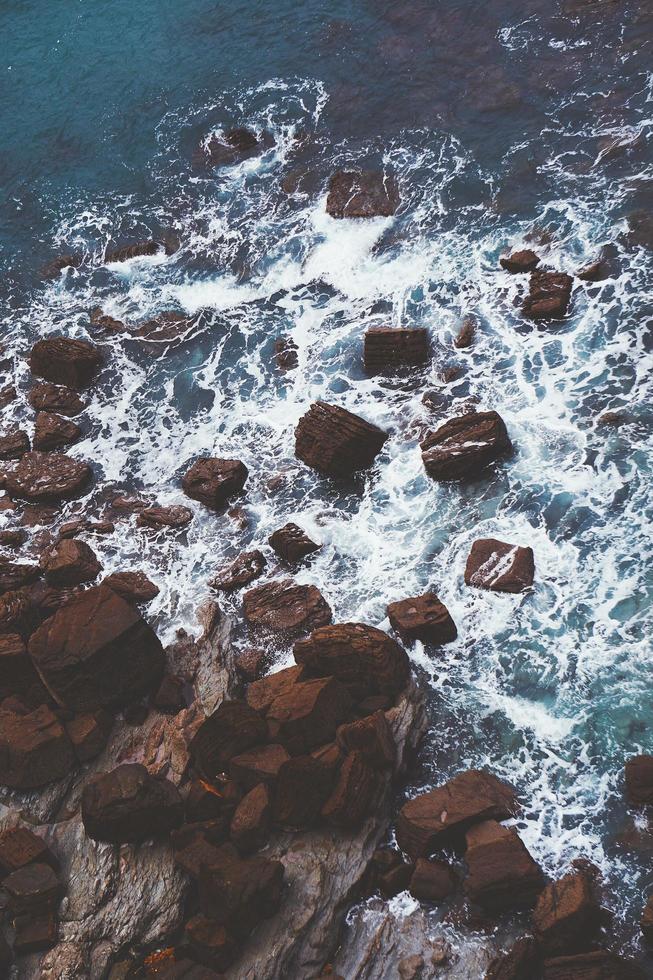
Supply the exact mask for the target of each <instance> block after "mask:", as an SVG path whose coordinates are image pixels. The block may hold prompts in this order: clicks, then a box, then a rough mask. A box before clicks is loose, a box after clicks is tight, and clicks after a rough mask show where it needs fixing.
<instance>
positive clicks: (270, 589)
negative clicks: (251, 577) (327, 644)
mask: <svg viewBox="0 0 653 980" xmlns="http://www.w3.org/2000/svg"><path fill="white" fill-rule="evenodd" d="M243 613H244V615H245V619H246V620H247V622H248V623H249V624H250V626H254V627H258V628H261V629H268V630H274V631H275V632H276V631H283V632H286V633H289V634H291V635H293V634H297V633H307V632H308V631H309V630H312V629H315V628H316V627H318V626H324V625H326V624H327V623H330V622H331V618H332V613H331V609H330V607H329V605H328V604H327V602H326V600H325V599H324V596H323V595H322V593H321V592H320V590H319V589H318V588H317V587H316V586H315V585H297V583H296V582H293V581H292V580H291V579H277V580H275V581H273V582H266V583H265V585H259V586H257V587H256V588H254V589H250V591H249V592H246V593H245V595H244V597H243Z"/></svg>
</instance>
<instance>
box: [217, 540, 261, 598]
mask: <svg viewBox="0 0 653 980" xmlns="http://www.w3.org/2000/svg"><path fill="white" fill-rule="evenodd" d="M266 565H267V562H266V560H265V558H264V557H263V553H262V552H261V551H258V550H257V549H255V550H254V551H244V552H243V553H242V554H241V555H238V557H237V558H236V559H235V560H234V561H232V562H231V563H230V564H229V565H225V566H223V568H221V569H220V571H219V572H218V574H217V575H216V577H215V578H214V579H213V581H212V582H211V588H213V589H218V590H219V591H221V592H233V591H234V590H235V589H242V588H243V586H245V585H249V583H250V582H253V581H254V579H257V578H259V576H261V575H262V574H263V572H264V571H265V567H266Z"/></svg>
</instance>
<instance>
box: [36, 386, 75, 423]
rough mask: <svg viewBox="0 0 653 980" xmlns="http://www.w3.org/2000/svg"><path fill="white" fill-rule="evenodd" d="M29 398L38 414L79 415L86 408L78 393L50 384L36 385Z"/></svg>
mask: <svg viewBox="0 0 653 980" xmlns="http://www.w3.org/2000/svg"><path fill="white" fill-rule="evenodd" d="M27 397H28V398H29V403H30V405H31V406H32V408H35V409H36V410H37V411H38V412H59V414H61V415H79V413H80V412H82V411H83V410H84V408H85V405H84V402H83V401H82V400H81V398H80V397H79V395H78V394H77V392H76V391H71V390H70V388H65V387H61V386H59V385H53V384H50V383H49V382H44V383H43V384H38V385H34V387H33V388H32V389H31V390H30V392H29V395H28V396H27Z"/></svg>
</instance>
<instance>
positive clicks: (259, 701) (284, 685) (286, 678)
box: [245, 667, 304, 714]
mask: <svg viewBox="0 0 653 980" xmlns="http://www.w3.org/2000/svg"><path fill="white" fill-rule="evenodd" d="M303 675H304V671H303V670H302V668H301V667H286V668H285V669H284V670H278V671H276V673H274V674H268V675H267V677H262V678H261V679H260V680H258V681H255V682H254V683H253V684H250V685H249V687H248V688H247V693H246V695H245V696H246V699H247V703H248V705H249V706H250V708H253V709H254V710H255V711H260V712H261V713H262V714H265V713H266V711H267V710H268V708H269V707H270V705H271V704H272V702H273V701H274V699H275V698H276V697H278V696H279V695H280V694H283V693H284V692H286V691H288V690H289V689H290V688H291V687H292V685H293V684H296V683H297V681H300V680H301V679H302V677H303Z"/></svg>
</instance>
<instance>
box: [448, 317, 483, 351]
mask: <svg viewBox="0 0 653 980" xmlns="http://www.w3.org/2000/svg"><path fill="white" fill-rule="evenodd" d="M477 329H478V321H477V319H476V317H475V316H474V315H473V314H472V313H468V314H467V315H466V316H464V317H463V320H462V323H461V324H460V329H459V330H458V333H457V334H456V339H455V340H454V346H455V347H457V348H458V349H459V350H465V349H466V348H467V347H471V346H472V344H473V343H474V337H475V336H476V331H477Z"/></svg>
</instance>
